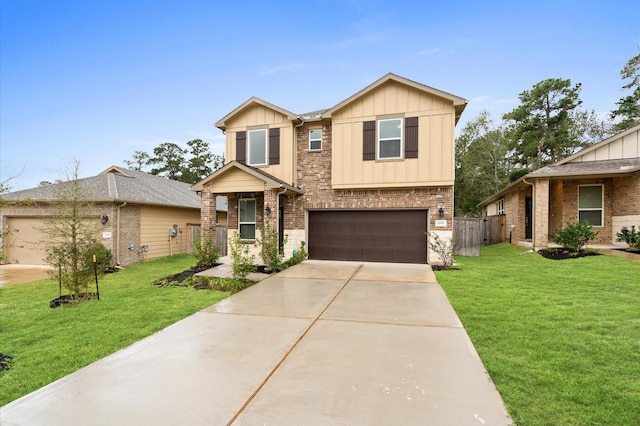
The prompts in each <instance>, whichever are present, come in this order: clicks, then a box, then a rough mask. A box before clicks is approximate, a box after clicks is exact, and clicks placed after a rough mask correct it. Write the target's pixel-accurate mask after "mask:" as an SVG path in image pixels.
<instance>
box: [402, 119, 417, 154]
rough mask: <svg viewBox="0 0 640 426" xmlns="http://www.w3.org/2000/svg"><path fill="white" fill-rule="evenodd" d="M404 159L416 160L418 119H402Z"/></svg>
mask: <svg viewBox="0 0 640 426" xmlns="http://www.w3.org/2000/svg"><path fill="white" fill-rule="evenodd" d="M404 158H418V117H407V118H405V119H404Z"/></svg>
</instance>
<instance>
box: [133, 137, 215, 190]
mask: <svg viewBox="0 0 640 426" xmlns="http://www.w3.org/2000/svg"><path fill="white" fill-rule="evenodd" d="M124 163H125V164H126V165H127V166H128V167H129V168H130V169H132V170H138V171H142V172H146V173H149V174H152V175H156V176H162V177H166V178H168V179H172V180H177V181H180V182H186V183H191V184H194V183H196V182H199V181H200V180H202V179H204V178H205V177H207V176H209V175H210V174H211V173H213V172H214V171H215V170H217V169H219V168H220V167H222V166H223V165H224V156H222V155H217V154H213V153H212V152H211V149H210V146H209V143H208V142H205V141H203V140H201V139H194V140H191V141H189V142H187V148H186V149H185V148H182V147H180V145H178V144H176V143H173V142H164V143H161V144H160V145H158V146H157V147H155V148H153V154H149V153H146V152H144V151H135V152H134V153H133V157H132V159H131V160H125V161H124Z"/></svg>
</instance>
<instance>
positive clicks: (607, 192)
mask: <svg viewBox="0 0 640 426" xmlns="http://www.w3.org/2000/svg"><path fill="white" fill-rule="evenodd" d="M596 184H602V185H603V190H604V222H603V226H597V227H596V226H594V227H593V230H594V231H597V232H598V236H597V237H596V238H595V239H594V240H593V241H592V242H593V243H595V244H612V241H611V230H612V224H611V218H612V216H613V215H612V213H613V179H612V178H600V179H580V180H565V181H564V188H563V192H564V194H563V195H564V203H563V206H564V208H563V224H564V223H566V222H577V221H578V186H580V185H596Z"/></svg>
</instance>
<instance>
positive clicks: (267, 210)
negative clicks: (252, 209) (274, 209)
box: [264, 206, 271, 216]
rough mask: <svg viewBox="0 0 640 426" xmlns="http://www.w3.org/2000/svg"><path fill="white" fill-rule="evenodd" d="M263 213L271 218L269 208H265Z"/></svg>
mask: <svg viewBox="0 0 640 426" xmlns="http://www.w3.org/2000/svg"><path fill="white" fill-rule="evenodd" d="M264 211H265V213H266V214H267V216H271V207H269V206H267V208H266V209H264Z"/></svg>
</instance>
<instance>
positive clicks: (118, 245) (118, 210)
mask: <svg viewBox="0 0 640 426" xmlns="http://www.w3.org/2000/svg"><path fill="white" fill-rule="evenodd" d="M126 205H127V202H126V201H125V202H124V204H122V205H121V206H118V207H116V209H117V214H116V266H120V208H122V207H124V206H126Z"/></svg>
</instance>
